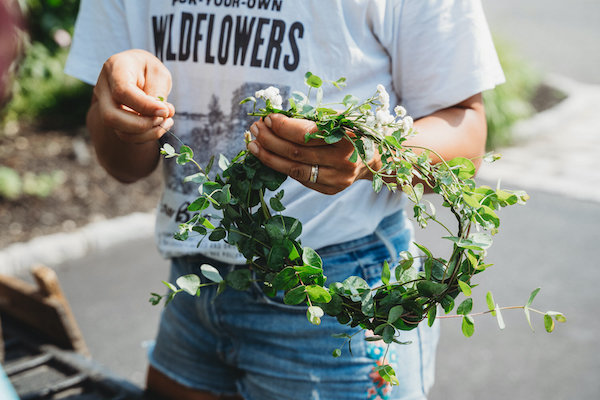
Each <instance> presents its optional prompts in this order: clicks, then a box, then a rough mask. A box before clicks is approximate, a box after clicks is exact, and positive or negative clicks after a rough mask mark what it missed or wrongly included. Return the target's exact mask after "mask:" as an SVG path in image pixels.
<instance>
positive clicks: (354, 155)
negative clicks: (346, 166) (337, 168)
mask: <svg viewBox="0 0 600 400" xmlns="http://www.w3.org/2000/svg"><path fill="white" fill-rule="evenodd" d="M348 161H350V162H351V163H355V162H357V161H358V151H356V149H354V151H353V152H352V154H350V158H348Z"/></svg>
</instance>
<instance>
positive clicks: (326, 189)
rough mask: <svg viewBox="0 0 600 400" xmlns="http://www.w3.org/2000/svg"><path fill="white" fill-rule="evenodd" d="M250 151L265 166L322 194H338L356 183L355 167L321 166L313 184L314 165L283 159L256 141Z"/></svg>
mask: <svg viewBox="0 0 600 400" xmlns="http://www.w3.org/2000/svg"><path fill="white" fill-rule="evenodd" d="M248 149H249V150H250V152H251V153H252V154H254V155H255V156H256V157H258V158H259V159H260V160H261V162H262V163H263V164H265V165H267V166H268V167H270V168H272V169H274V170H276V171H279V172H281V173H283V174H286V175H288V176H289V177H291V178H293V179H295V180H297V181H298V182H300V183H301V184H303V185H304V186H306V187H310V188H311V189H315V190H317V191H319V192H321V193H326V194H334V193H337V192H339V191H341V190H343V189H345V188H346V187H348V186H350V185H351V184H352V183H354V181H355V179H356V176H357V173H356V172H357V171H356V170H354V166H353V168H352V169H337V168H333V167H328V166H325V165H322V164H319V167H318V174H317V177H316V178H317V179H316V182H311V172H312V167H313V165H314V164H306V163H302V162H298V161H293V160H289V159H286V158H283V157H281V156H279V155H278V154H275V153H272V152H270V151H268V150H267V149H265V148H262V147H261V145H260V143H258V142H257V141H256V140H254V141H252V142H250V143H249V144H248ZM315 164H316V163H315ZM351 164H352V163H351ZM352 165H354V164H352Z"/></svg>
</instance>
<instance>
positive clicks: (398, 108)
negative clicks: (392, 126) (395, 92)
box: [394, 106, 406, 118]
mask: <svg viewBox="0 0 600 400" xmlns="http://www.w3.org/2000/svg"><path fill="white" fill-rule="evenodd" d="M394 113H395V114H396V116H397V117H398V118H404V116H405V115H406V108H404V107H402V106H396V107H394Z"/></svg>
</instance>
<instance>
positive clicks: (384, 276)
mask: <svg viewBox="0 0 600 400" xmlns="http://www.w3.org/2000/svg"><path fill="white" fill-rule="evenodd" d="M391 275H392V273H391V272H390V265H389V264H388V262H387V260H385V261H384V262H383V268H382V269H381V282H383V284H384V285H386V286H387V285H389V283H390V277H391Z"/></svg>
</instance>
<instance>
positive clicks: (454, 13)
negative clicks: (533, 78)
mask: <svg viewBox="0 0 600 400" xmlns="http://www.w3.org/2000/svg"><path fill="white" fill-rule="evenodd" d="M393 15H394V21H393V22H391V23H392V24H393V29H391V32H393V33H392V35H393V38H392V40H391V42H390V46H391V48H390V49H389V52H390V57H391V59H392V74H393V82H394V90H395V92H396V95H397V96H398V98H399V99H400V103H401V104H402V105H403V106H404V107H405V108H406V109H407V110H408V112H409V114H410V115H412V116H414V117H416V118H419V117H423V116H426V115H429V114H431V113H433V112H435V111H437V110H440V109H443V108H447V107H449V106H452V105H455V104H457V103H460V102H461V101H463V100H465V99H467V98H469V97H471V96H473V95H475V94H477V93H479V92H482V91H484V90H487V89H492V88H494V87H495V86H496V85H498V84H500V83H503V82H504V74H503V73H502V68H501V66H500V62H499V60H498V56H497V54H496V50H495V48H494V44H493V41H492V37H491V34H490V31H489V27H488V25H487V21H486V19H485V15H484V12H483V8H482V6H481V2H480V1H479V0H404V1H401V2H399V3H397V5H396V8H395V10H394V13H393Z"/></svg>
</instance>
